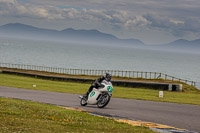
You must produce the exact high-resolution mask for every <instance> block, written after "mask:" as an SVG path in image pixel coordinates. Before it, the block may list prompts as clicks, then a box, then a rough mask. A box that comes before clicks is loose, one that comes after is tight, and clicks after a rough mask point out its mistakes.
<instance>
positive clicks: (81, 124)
mask: <svg viewBox="0 0 200 133" xmlns="http://www.w3.org/2000/svg"><path fill="white" fill-rule="evenodd" d="M0 132H5V133H9V132H10V133H11V132H27V133H30V132H31V133H40V132H41V133H46V132H53V133H61V132H92V133H93V132H119V133H120V132H123V133H125V132H127V133H130V132H137V133H151V132H153V131H151V130H150V129H148V128H146V127H134V126H131V125H128V124H124V123H120V122H116V121H114V120H112V119H108V118H103V117H97V116H91V115H89V114H87V113H85V112H77V111H72V110H66V109H63V108H60V107H57V106H54V105H47V104H42V103H36V102H30V101H22V100H14V99H8V98H0Z"/></svg>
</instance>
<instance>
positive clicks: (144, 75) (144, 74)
mask: <svg viewBox="0 0 200 133" xmlns="http://www.w3.org/2000/svg"><path fill="white" fill-rule="evenodd" d="M0 67H3V68H14V69H24V70H36V71H45V72H54V73H61V74H72V75H96V76H98V75H104V74H105V73H106V72H109V73H111V74H112V75H113V76H119V77H129V78H141V79H164V80H171V81H180V82H184V83H186V84H188V85H191V86H194V87H196V85H197V83H196V82H194V81H190V80H185V79H181V78H176V77H173V76H170V75H167V74H164V73H157V72H140V71H119V70H90V69H69V68H55V67H46V66H36V65H25V64H11V63H0Z"/></svg>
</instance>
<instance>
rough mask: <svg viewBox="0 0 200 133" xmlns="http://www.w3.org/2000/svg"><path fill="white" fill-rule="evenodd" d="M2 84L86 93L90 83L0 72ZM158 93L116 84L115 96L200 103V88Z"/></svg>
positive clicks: (152, 90)
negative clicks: (160, 94) (199, 89)
mask: <svg viewBox="0 0 200 133" xmlns="http://www.w3.org/2000/svg"><path fill="white" fill-rule="evenodd" d="M33 84H36V85H37V87H33ZM0 86H8V87H16V88H24V89H33V90H43V91H54V92H63V93H76V94H84V93H86V91H87V90H88V88H89V86H90V84H85V83H72V82H61V81H51V80H43V79H37V78H31V77H24V76H16V75H8V74H1V73H0ZM158 93H159V90H154V89H146V88H128V87H117V86H114V92H113V97H119V98H129V99H140V100H152V101H162V102H175V103H185V104H196V105H200V91H198V90H193V91H191V90H190V91H185V92H169V91H164V98H159V97H158Z"/></svg>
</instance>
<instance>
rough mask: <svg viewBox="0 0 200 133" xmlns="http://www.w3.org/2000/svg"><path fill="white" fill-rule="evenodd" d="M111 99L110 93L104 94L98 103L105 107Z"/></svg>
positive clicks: (99, 106)
mask: <svg viewBox="0 0 200 133" xmlns="http://www.w3.org/2000/svg"><path fill="white" fill-rule="evenodd" d="M109 101H110V96H109V95H108V94H106V95H104V96H103V97H102V98H101V99H100V100H99V101H98V103H97V106H98V108H103V107H105V106H106V105H107V104H108V103H109Z"/></svg>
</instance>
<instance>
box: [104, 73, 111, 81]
mask: <svg viewBox="0 0 200 133" xmlns="http://www.w3.org/2000/svg"><path fill="white" fill-rule="evenodd" d="M104 77H105V79H106V80H107V81H111V79H112V75H111V74H110V73H106V74H105V75H104Z"/></svg>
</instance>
